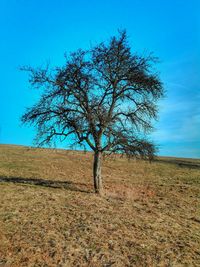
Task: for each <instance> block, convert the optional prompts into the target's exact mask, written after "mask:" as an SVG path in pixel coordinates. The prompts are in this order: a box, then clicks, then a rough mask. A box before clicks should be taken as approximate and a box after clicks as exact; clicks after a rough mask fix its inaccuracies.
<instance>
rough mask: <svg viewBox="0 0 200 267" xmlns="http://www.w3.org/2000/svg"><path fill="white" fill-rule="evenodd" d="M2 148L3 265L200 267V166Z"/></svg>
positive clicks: (0, 214)
mask: <svg viewBox="0 0 200 267" xmlns="http://www.w3.org/2000/svg"><path fill="white" fill-rule="evenodd" d="M91 168H92V154H90V153H87V154H84V153H83V152H76V151H74V152H73V151H64V150H50V149H29V148H27V147H23V146H9V145H0V266H12V267H14V266H20V267H21V266H22V267H23V266H26V267H27V266H28V267H29V266H46V267H47V266H52V267H53V266H55V267H57V266H60V267H61V266H85V267H87V266H94V267H96V266H97V267H99V266H105V267H108V266H116V267H117V266H118V267H123V266H138V267H142V266H200V205H199V204H200V201H199V200H200V187H199V185H200V160H191V159H175V158H159V159H158V160H157V161H155V162H152V163H151V164H150V163H148V162H144V161H135V160H130V161H128V160H127V159H125V158H106V159H105V160H104V161H103V177H104V184H105V196H104V197H99V196H97V195H95V194H94V193H93V184H92V171H91Z"/></svg>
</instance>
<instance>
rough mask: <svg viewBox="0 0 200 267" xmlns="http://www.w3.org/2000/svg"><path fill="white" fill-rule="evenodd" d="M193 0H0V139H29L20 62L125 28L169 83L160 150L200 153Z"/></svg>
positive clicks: (199, 26) (30, 97) (199, 19)
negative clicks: (24, 121) (154, 58)
mask: <svg viewBox="0 0 200 267" xmlns="http://www.w3.org/2000/svg"><path fill="white" fill-rule="evenodd" d="M199 14H200V1H199V0H196V1H195V0H190V1H189V0H188V1H187V0H142V1H141V0H123V1H122V0H65V1H64V0H48V1H47V0H29V1H27V0H1V1H0V38H1V40H0V74H1V76H0V143H8V144H23V145H31V144H32V140H33V136H34V129H33V128H28V127H27V126H26V127H25V126H21V125H20V121H19V118H20V116H21V115H22V114H23V112H24V109H25V107H28V106H30V105H32V104H33V103H34V101H35V100H36V92H35V91H33V90H30V88H29V84H28V77H27V75H26V73H24V72H20V71H19V70H18V67H19V66H22V65H31V66H41V65H42V64H45V63H46V62H47V61H50V63H51V64H52V66H55V65H60V64H62V63H63V62H64V58H63V54H64V52H70V51H73V50H76V49H77V48H83V49H84V48H88V47H90V46H91V45H92V44H96V43H98V42H100V41H104V40H107V39H108V38H109V37H110V36H112V35H115V34H116V33H117V29H127V33H128V35H129V42H130V45H131V47H132V49H133V51H134V50H135V51H138V52H144V51H147V52H148V51H149V52H151V51H153V52H154V54H155V55H156V56H158V57H159V58H160V60H161V63H160V64H159V65H158V66H157V67H158V69H159V71H160V73H161V79H162V81H163V82H164V86H165V89H166V90H167V97H166V98H165V99H164V100H162V101H161V102H160V120H159V122H158V123H156V125H155V126H156V129H157V130H156V131H155V133H153V135H152V138H153V139H154V140H155V141H156V142H157V143H158V144H159V145H160V155H171V156H182V157H200V90H199V89H200V15H199Z"/></svg>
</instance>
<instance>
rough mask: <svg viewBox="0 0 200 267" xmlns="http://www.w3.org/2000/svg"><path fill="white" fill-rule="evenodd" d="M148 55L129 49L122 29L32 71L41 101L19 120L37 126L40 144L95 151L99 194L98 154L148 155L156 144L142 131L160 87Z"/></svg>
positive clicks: (147, 125) (153, 110)
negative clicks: (56, 140)
mask: <svg viewBox="0 0 200 267" xmlns="http://www.w3.org/2000/svg"><path fill="white" fill-rule="evenodd" d="M156 61H157V59H156V58H155V57H153V56H152V55H148V56H139V55H137V54H133V53H131V49H130V47H129V45H128V43H127V36H126V32H125V31H123V32H119V36H117V37H112V38H111V39H110V41H109V42H108V43H101V44H99V45H97V46H96V47H94V48H91V49H90V50H88V51H83V50H78V51H77V52H75V53H72V54H70V56H69V57H67V56H66V62H65V65H64V66H63V67H57V68H55V69H53V70H49V67H47V68H45V69H42V68H39V69H34V68H31V67H24V68H23V69H24V70H26V71H29V72H30V83H31V85H32V86H33V87H36V88H41V89H42V90H43V93H42V95H41V98H40V100H39V102H38V103H37V104H36V105H34V106H33V107H31V108H28V109H27V111H26V113H25V114H24V115H23V116H22V122H23V123H31V124H34V126H35V127H36V128H37V142H38V144H39V145H44V144H49V143H50V142H52V140H54V138H55V137H61V138H62V141H63V140H65V139H66V138H68V137H69V136H71V138H68V142H69V141H70V142H72V143H74V142H75V143H76V144H79V145H83V146H85V145H87V146H89V147H90V149H91V150H93V151H94V165H93V177H94V188H95V192H96V193H100V194H101V193H102V192H103V185H102V177H101V157H102V153H124V154H126V155H128V156H140V157H142V158H148V159H151V158H152V157H153V155H154V153H155V145H154V144H153V143H152V142H150V141H148V139H147V138H146V135H147V134H148V133H149V132H150V131H151V130H152V128H153V127H152V123H151V121H152V119H156V117H157V116H156V115H157V107H156V102H157V100H158V99H159V98H160V97H162V96H163V87H162V83H161V82H160V79H159V77H158V75H157V73H156V72H155V71H154V69H153V66H154V63H155V62H156Z"/></svg>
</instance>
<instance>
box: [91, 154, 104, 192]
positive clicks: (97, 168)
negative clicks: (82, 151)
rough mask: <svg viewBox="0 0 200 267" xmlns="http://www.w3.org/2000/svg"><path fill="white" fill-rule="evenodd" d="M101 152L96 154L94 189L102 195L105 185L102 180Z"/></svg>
mask: <svg viewBox="0 0 200 267" xmlns="http://www.w3.org/2000/svg"><path fill="white" fill-rule="evenodd" d="M101 154H102V153H101V152H99V151H95V152H94V165H93V178H94V189H95V192H96V193H98V194H100V195H102V193H103V185H102V178H101Z"/></svg>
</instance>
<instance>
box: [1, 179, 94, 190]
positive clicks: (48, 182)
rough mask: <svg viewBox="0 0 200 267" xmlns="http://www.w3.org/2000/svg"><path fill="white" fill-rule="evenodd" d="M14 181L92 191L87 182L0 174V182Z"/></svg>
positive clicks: (16, 182) (15, 182)
mask: <svg viewBox="0 0 200 267" xmlns="http://www.w3.org/2000/svg"><path fill="white" fill-rule="evenodd" d="M1 182H6V183H14V184H27V185H36V186H44V187H50V188H59V189H66V190H70V191H77V192H83V193H92V190H90V189H88V186H87V184H84V183H74V182H71V181H59V180H58V181H57V180H46V179H42V178H24V177H2V176H0V183H1Z"/></svg>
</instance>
